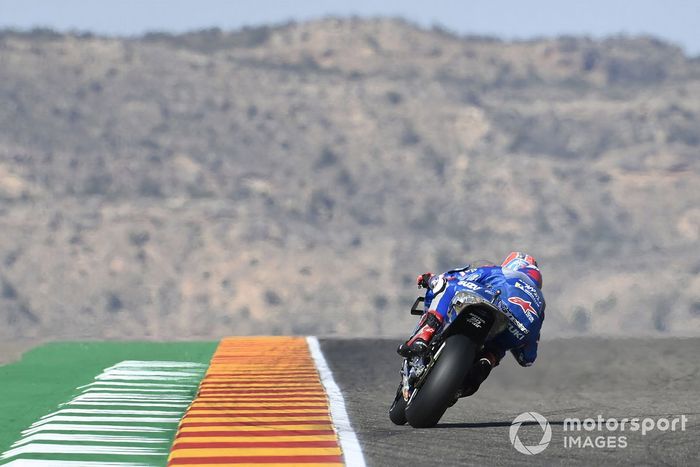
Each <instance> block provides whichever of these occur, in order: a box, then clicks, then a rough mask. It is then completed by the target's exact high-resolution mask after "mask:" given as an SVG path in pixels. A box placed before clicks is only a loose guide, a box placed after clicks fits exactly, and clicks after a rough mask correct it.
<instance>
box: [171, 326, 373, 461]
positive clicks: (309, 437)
mask: <svg viewBox="0 0 700 467" xmlns="http://www.w3.org/2000/svg"><path fill="white" fill-rule="evenodd" d="M316 344H317V343H316ZM328 374H329V375H330V372H329V373H328ZM341 398H342V396H341ZM343 412H344V409H343ZM345 417H346V418H347V415H345ZM347 426H348V428H349V424H347ZM353 435H354V434H353ZM356 451H357V452H355V453H354V455H355V459H360V460H361V464H362V465H364V461H363V460H362V455H361V452H360V451H359V446H358V448H357V450H356ZM358 453H359V455H358ZM345 460H346V461H347V460H348V459H347V456H346V459H345ZM223 464H248V465H264V464H267V465H271V464H289V465H300V464H301V465H307V466H311V465H319V466H320V465H343V464H344V458H343V452H342V450H341V444H340V442H339V439H338V435H337V432H336V427H335V426H334V423H333V420H332V418H331V409H330V407H329V399H328V397H327V395H326V390H325V389H324V385H323V384H322V382H321V379H320V377H319V372H318V371H317V368H316V363H315V361H314V358H312V355H311V353H310V352H309V346H308V345H307V342H306V340H305V339H304V338H297V337H239V338H229V339H224V340H223V341H221V343H220V344H219V347H218V349H217V351H216V353H215V354H214V357H213V358H212V362H211V365H210V367H209V370H208V371H207V374H206V376H205V377H204V380H203V381H202V384H201V386H200V391H199V394H198V396H197V398H196V399H195V400H194V402H193V403H192V405H191V407H190V408H189V409H188V410H187V412H186V414H185V416H184V417H183V419H182V421H181V422H180V426H179V428H178V433H177V435H176V437H175V443H174V444H173V447H172V452H171V455H170V460H169V463H168V465H170V466H177V465H199V466H205V465H210V466H213V465H223ZM353 464H357V461H355V462H353Z"/></svg>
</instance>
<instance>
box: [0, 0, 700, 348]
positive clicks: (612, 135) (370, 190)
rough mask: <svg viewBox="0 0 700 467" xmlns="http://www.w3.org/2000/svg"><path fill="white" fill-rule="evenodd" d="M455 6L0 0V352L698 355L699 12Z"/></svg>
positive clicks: (607, 5) (687, 6)
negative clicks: (418, 280) (580, 345)
mask: <svg viewBox="0 0 700 467" xmlns="http://www.w3.org/2000/svg"><path fill="white" fill-rule="evenodd" d="M462 3H464V2H435V3H432V2H431V4H430V7H428V6H427V4H425V3H424V2H383V3H382V6H378V5H374V4H372V3H370V2H355V4H354V6H353V7H352V8H349V7H346V6H343V5H341V4H340V2H335V3H334V2H311V1H310V2H294V3H290V2H272V1H257V2H245V3H244V2H223V1H200V2H183V1H170V2H161V1H149V2H137V1H122V2H91V1H86V0H82V1H77V0H76V1H63V2H49V1H35V0H32V1H6V0H0V28H4V29H3V30H1V31H0V338H2V339H12V338H75V337H108V338H127V337H128V338H143V337H152V338H160V339H174V338H190V337H207V338H214V337H219V336H222V335H230V334H247V333H256V334H281V333H301V334H307V333H309V334H310V333H313V334H321V335H347V336H356V335H363V336H374V335H391V336H398V335H405V334H407V333H408V332H409V331H410V329H411V327H412V325H413V322H414V318H413V317H411V316H409V315H408V307H409V306H410V304H411V303H412V301H413V299H414V298H415V295H416V290H415V285H414V278H415V276H416V275H417V274H418V273H420V272H423V271H426V270H431V271H434V272H438V271H442V270H444V269H447V268H450V267H454V266H460V265H463V264H464V263H466V262H468V261H469V260H472V259H479V258H484V259H492V260H494V261H500V260H501V259H502V257H504V256H505V255H506V254H507V253H508V252H509V251H511V250H513V249H521V250H526V251H528V252H529V253H531V254H533V255H534V256H535V257H536V258H537V259H538V260H539V262H540V265H541V267H542V271H543V274H544V292H545V296H546V297H547V302H548V307H547V321H546V324H545V326H544V331H543V332H544V335H545V337H551V336H567V335H573V334H594V335H601V334H612V335H639V334H654V335H698V334H700V256H699V255H698V253H697V252H698V251H699V250H698V247H699V246H700V245H699V243H698V242H699V240H700V187H699V185H698V180H699V177H698V176H699V175H700V160H699V157H698V152H699V150H700V132H699V130H700V58H699V57H698V53H700V33H698V28H697V25H698V24H699V23H700V7H699V6H698V5H699V4H698V3H697V2H691V1H687V2H682V1H677V2H669V3H664V5H661V3H659V2H650V1H649V2H631V1H620V2H602V1H593V2H587V3H586V5H585V7H584V6H583V4H582V6H573V5H564V4H561V2H555V1H539V2H517V1H515V0H513V1H497V2H488V3H489V4H488V5H483V4H479V5H478V6H476V5H462ZM481 3H486V2H481Z"/></svg>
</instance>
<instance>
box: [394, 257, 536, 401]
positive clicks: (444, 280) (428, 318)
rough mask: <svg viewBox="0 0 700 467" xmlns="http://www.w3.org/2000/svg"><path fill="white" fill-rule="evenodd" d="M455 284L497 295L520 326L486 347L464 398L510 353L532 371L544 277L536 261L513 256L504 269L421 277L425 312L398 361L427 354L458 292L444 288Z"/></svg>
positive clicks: (487, 267)
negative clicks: (474, 286) (479, 287)
mask: <svg viewBox="0 0 700 467" xmlns="http://www.w3.org/2000/svg"><path fill="white" fill-rule="evenodd" d="M451 281H469V282H475V283H477V284H479V285H482V286H484V287H490V288H492V289H494V290H497V291H498V292H499V293H500V295H499V298H500V301H501V304H500V306H501V307H502V308H503V310H504V311H506V310H508V312H510V315H511V316H512V318H514V319H515V320H517V322H516V323H514V324H509V326H508V327H507V328H506V329H505V330H503V331H502V332H500V333H499V334H497V335H496V336H494V337H493V338H492V339H490V340H488V341H487V342H485V343H484V348H483V350H482V351H481V353H480V354H478V355H477V357H476V361H475V362H474V365H473V366H472V368H471V370H470V371H469V373H468V374H467V376H466V378H465V380H464V382H463V384H462V390H461V393H460V397H465V396H470V395H472V394H474V393H475V392H476V391H477V390H478V389H479V386H480V385H481V383H483V382H484V380H485V379H486V378H487V377H488V376H489V374H490V373H491V370H492V369H493V368H494V367H495V366H497V365H498V363H499V362H500V361H501V359H502V358H503V357H504V356H505V353H506V351H507V350H510V351H511V353H512V354H513V356H514V357H515V359H516V360H517V361H518V363H519V364H520V365H521V366H530V365H532V364H533V363H534V362H535V359H536V358H537V345H538V343H539V337H540V327H541V326H542V322H543V321H544V309H545V301H544V296H543V295H542V291H541V289H542V273H541V272H540V269H539V267H538V266H537V261H535V258H533V257H532V256H530V255H528V254H525V253H522V252H518V251H514V252H511V253H510V254H509V255H508V256H507V257H506V259H505V260H504V261H503V263H502V264H501V265H500V266H496V265H493V264H489V265H485V266H480V267H474V268H472V267H470V266H466V267H464V268H462V269H453V270H450V271H447V272H445V273H443V274H440V275H434V274H432V273H429V272H428V273H425V274H421V275H420V276H418V278H417V280H416V283H417V285H418V287H419V288H420V287H423V288H426V289H428V290H427V292H426V294H425V310H426V312H425V313H423V315H422V316H421V319H420V321H419V322H418V326H417V328H416V330H415V332H414V333H413V335H412V336H411V337H410V338H409V339H408V341H406V342H405V343H403V344H401V345H400V346H399V348H398V349H397V352H398V353H399V355H401V356H403V357H410V356H412V355H421V354H422V353H424V352H425V351H426V350H427V348H428V344H429V343H430V341H431V339H432V337H433V335H434V334H435V332H436V331H437V330H438V329H439V328H440V326H441V325H442V323H443V322H444V321H445V318H446V316H447V312H448V310H449V308H450V305H451V301H452V298H453V294H454V291H451V289H448V288H447V287H446V286H447V284H448V283H449V282H451Z"/></svg>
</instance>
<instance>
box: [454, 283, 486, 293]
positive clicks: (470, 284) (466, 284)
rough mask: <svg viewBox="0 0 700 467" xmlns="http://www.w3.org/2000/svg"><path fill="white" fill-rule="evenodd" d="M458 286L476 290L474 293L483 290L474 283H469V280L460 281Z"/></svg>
mask: <svg viewBox="0 0 700 467" xmlns="http://www.w3.org/2000/svg"><path fill="white" fill-rule="evenodd" d="M457 284H459V285H461V286H462V287H464V288H465V289H469V290H474V291H477V290H481V288H482V287H481V286H480V285H478V284H475V283H473V282H469V281H467V280H463V281H459V282H457Z"/></svg>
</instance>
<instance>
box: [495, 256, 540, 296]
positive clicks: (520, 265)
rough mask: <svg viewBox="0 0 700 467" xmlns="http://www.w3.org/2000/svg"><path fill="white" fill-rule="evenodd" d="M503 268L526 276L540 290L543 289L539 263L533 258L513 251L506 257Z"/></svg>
mask: <svg viewBox="0 0 700 467" xmlns="http://www.w3.org/2000/svg"><path fill="white" fill-rule="evenodd" d="M501 267H502V268H503V269H509V270H511V271H518V272H522V273H524V274H526V275H527V276H528V277H529V278H530V279H532V282H534V283H535V285H537V287H538V288H540V289H541V288H542V273H541V272H540V268H539V267H537V261H535V258H533V257H532V256H530V255H528V254H525V253H522V252H520V251H513V252H511V253H510V254H509V255H508V256H506V259H505V260H504V261H503V263H502V264H501Z"/></svg>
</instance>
